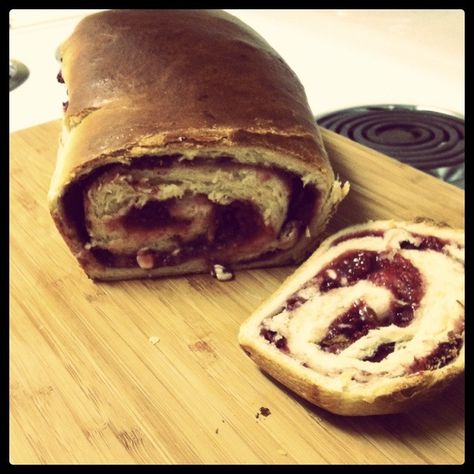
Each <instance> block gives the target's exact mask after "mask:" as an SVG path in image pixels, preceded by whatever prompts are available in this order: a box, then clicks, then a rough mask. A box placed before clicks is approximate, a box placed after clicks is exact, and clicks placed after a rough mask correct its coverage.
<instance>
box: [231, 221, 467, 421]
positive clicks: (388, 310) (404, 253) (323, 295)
mask: <svg viewBox="0 0 474 474" xmlns="http://www.w3.org/2000/svg"><path fill="white" fill-rule="evenodd" d="M239 342H240V344H241V346H242V347H243V349H244V350H245V351H246V352H247V353H248V354H249V355H250V357H251V358H252V359H254V360H255V362H256V363H257V364H258V365H259V366H260V367H261V368H262V369H263V370H264V371H266V372H268V373H269V374H270V375H272V376H273V377H274V378H276V379H277V380H279V381H280V382H282V383H283V384H285V385H286V386H288V387H289V388H290V389H292V390H294V391H295V392H296V393H298V394H299V395H300V396H302V397H303V398H305V399H307V400H309V401H311V402H313V403H314V404H316V405H318V406H320V407H322V408H325V409H327V410H329V411H331V412H334V413H338V414H343V415H373V414H386V413H396V412H400V411H404V410H407V409H409V408H411V407H412V406H413V405H414V404H416V403H418V402H420V401H421V400H423V399H426V398H427V397H430V396H432V395H433V394H435V393H436V392H438V391H439V390H441V389H442V388H444V387H445V386H446V385H447V384H449V383H450V382H451V381H452V380H453V379H454V378H455V377H457V376H458V375H459V374H461V373H462V372H463V370H464V233H463V231H462V230H459V229H452V228H449V227H447V226H440V225H437V224H435V223H433V222H430V221H427V220H425V221H419V222H396V221H375V222H370V223H367V224H362V225H357V226H353V227H350V228H347V229H344V230H342V231H340V232H338V233H337V234H335V235H333V236H331V237H330V238H328V239H326V240H325V241H324V242H323V243H322V244H321V246H320V247H319V248H318V250H317V251H316V252H315V253H314V254H313V255H312V256H311V257H310V258H309V259H308V260H307V261H306V262H305V263H304V264H303V265H302V266H301V267H300V268H299V269H298V270H297V271H296V272H295V273H294V274H293V275H292V276H291V277H289V279H288V280H287V281H286V282H285V283H284V284H283V285H282V286H281V288H280V289H279V290H278V291H277V292H276V293H275V294H274V295H273V296H272V297H270V298H269V299H268V300H267V301H266V302H265V303H264V304H263V305H262V306H261V307H260V308H259V309H257V311H256V312H255V313H254V314H253V315H252V316H251V317H250V318H249V319H248V320H247V321H246V322H244V324H243V325H242V326H241V330H240V334H239Z"/></svg>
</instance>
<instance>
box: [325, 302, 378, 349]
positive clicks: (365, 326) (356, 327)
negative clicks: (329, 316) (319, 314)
mask: <svg viewBox="0 0 474 474" xmlns="http://www.w3.org/2000/svg"><path fill="white" fill-rule="evenodd" d="M378 325H379V322H378V319H377V315H376V314H375V311H374V310H373V309H372V308H370V307H369V306H367V304H366V303H365V302H364V301H356V302H355V303H354V304H353V305H352V307H351V308H350V309H349V310H348V311H346V312H345V313H344V314H342V315H341V316H338V317H337V318H336V319H335V320H334V321H333V322H332V323H331V325H330V326H329V329H328V331H327V333H326V335H325V336H324V338H323V339H322V340H321V341H319V345H320V347H321V349H322V350H323V351H327V352H332V353H334V354H337V353H339V352H341V351H342V350H343V349H345V348H346V347H348V346H350V345H351V344H352V343H353V342H354V341H356V340H357V339H360V338H361V337H363V336H365V335H366V334H367V333H368V332H369V330H370V329H374V328H376V327H377V326H378Z"/></svg>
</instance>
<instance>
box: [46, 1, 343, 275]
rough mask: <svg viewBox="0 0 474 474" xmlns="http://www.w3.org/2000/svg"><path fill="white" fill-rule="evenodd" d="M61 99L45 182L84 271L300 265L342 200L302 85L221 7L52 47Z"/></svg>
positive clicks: (101, 29) (107, 20)
mask: <svg viewBox="0 0 474 474" xmlns="http://www.w3.org/2000/svg"><path fill="white" fill-rule="evenodd" d="M60 56H61V72H60V74H59V76H58V79H59V80H60V81H62V82H64V83H65V87H66V88H67V91H68V97H69V99H68V103H67V104H65V115H64V124H63V133H62V137H61V144H60V148H59V152H58V158H57V164H56V169H55V172H54V175H53V177H52V181H51V187H50V192H49V206H50V210H51V214H52V217H53V219H54V221H55V223H56V226H57V228H58V230H59V232H60V233H61V235H62V236H63V238H64V240H65V241H66V243H67V244H68V246H69V248H70V249H71V251H72V252H73V253H74V255H75V256H76V257H77V259H78V261H79V263H80V264H81V265H82V267H83V268H84V270H85V271H86V273H87V274H88V275H89V276H90V277H91V278H94V279H122V278H140V277H148V276H150V277H154V276H163V275H176V274H186V273H194V272H207V271H209V270H210V269H211V268H213V266H214V265H216V264H220V265H223V266H225V267H229V268H231V269H237V268H251V267H263V266H272V265H280V264H287V263H293V262H299V261H300V260H301V259H303V258H304V257H305V256H307V255H308V253H310V252H311V251H312V250H313V249H314V247H315V245H316V243H317V239H318V236H319V235H320V233H321V232H322V230H323V229H324V228H325V226H326V223H327V222H328V220H329V218H330V216H331V215H332V214H333V213H334V212H335V210H336V207H337V205H338V203H339V202H340V201H341V199H342V198H343V197H344V195H345V194H346V193H347V191H348V185H347V184H346V185H344V186H343V185H342V183H340V182H339V181H338V180H337V179H335V177H334V173H333V170H332V168H331V165H330V163H329V160H328V157H327V154H326V151H325V149H324V145H323V142H322V140H321V135H320V133H319V130H318V127H317V125H316V124H315V121H314V118H313V115H312V113H311V111H310V109H309V106H308V103H307V99H306V95H305V92H304V89H303V86H302V85H301V83H300V82H299V80H298V78H297V77H296V75H295V74H294V72H293V71H292V70H291V69H290V68H289V67H288V66H287V65H286V63H285V62H284V61H283V59H282V58H281V57H280V56H279V55H278V54H277V53H276V52H275V51H274V50H273V49H272V48H271V47H270V46H269V45H268V43H267V42H266V41H265V40H263V39H262V38H261V37H260V36H259V35H258V34H257V33H255V32H254V31H253V30H252V29H251V28H249V27H248V26H246V25H245V24H243V23H242V22H241V21H239V20H238V19H236V18H235V17H233V16H231V15H229V14H227V13H224V12H221V11H215V10H211V11H208V10H116V11H114V10H112V11H105V12H100V13H97V14H94V15H91V16H88V17H86V18H85V19H83V20H82V21H81V22H80V23H79V25H78V26H77V28H76V29H75V31H74V32H73V34H72V35H71V36H70V38H68V39H67V40H66V41H65V42H64V43H63V44H62V46H61V48H60Z"/></svg>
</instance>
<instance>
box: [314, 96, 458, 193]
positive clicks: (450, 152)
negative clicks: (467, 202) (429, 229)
mask: <svg viewBox="0 0 474 474" xmlns="http://www.w3.org/2000/svg"><path fill="white" fill-rule="evenodd" d="M317 122H318V124H319V125H320V126H321V127H324V128H327V129H329V130H332V131H334V132H336V133H339V134H341V135H344V136H346V137H348V138H350V139H352V140H354V141H356V142H358V143H360V144H362V145H365V146H367V147H369V148H373V149H375V150H377V151H380V152H381V153H384V154H386V155H388V156H391V157H392V158H395V159H397V160H399V161H402V162H403V163H406V164H408V165H411V166H414V167H415V168H418V169H420V170H422V171H425V172H427V173H429V174H431V175H433V176H436V177H437V178H440V179H442V180H444V181H447V182H449V183H451V184H454V185H456V186H458V187H460V188H463V189H464V120H463V119H462V118H460V117H458V116H456V115H453V114H450V113H446V112H440V111H436V110H434V109H429V108H426V107H419V106H407V105H375V106H362V107H353V108H349V109H342V110H338V111H336V112H333V113H330V114H328V115H324V116H321V117H317Z"/></svg>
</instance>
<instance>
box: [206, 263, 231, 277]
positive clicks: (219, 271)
mask: <svg viewBox="0 0 474 474" xmlns="http://www.w3.org/2000/svg"><path fill="white" fill-rule="evenodd" d="M211 275H212V276H213V277H214V278H216V279H217V280H219V281H229V280H232V279H233V278H234V274H233V273H232V271H231V270H229V269H228V268H226V267H225V266H224V265H219V264H215V265H214V267H213V268H212V270H211Z"/></svg>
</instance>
